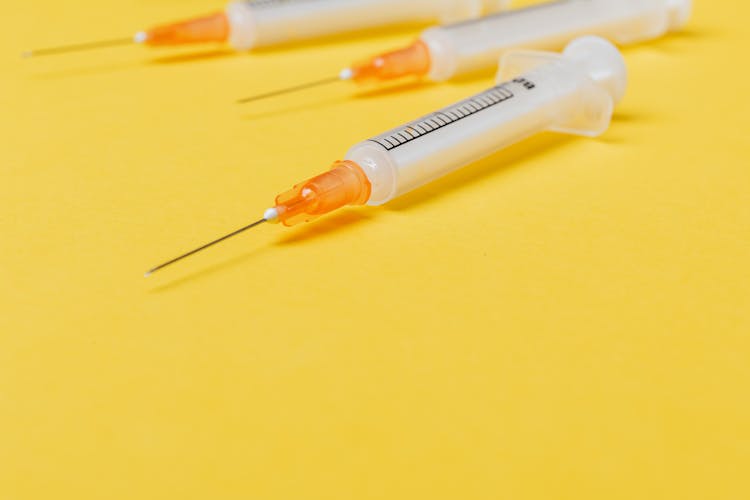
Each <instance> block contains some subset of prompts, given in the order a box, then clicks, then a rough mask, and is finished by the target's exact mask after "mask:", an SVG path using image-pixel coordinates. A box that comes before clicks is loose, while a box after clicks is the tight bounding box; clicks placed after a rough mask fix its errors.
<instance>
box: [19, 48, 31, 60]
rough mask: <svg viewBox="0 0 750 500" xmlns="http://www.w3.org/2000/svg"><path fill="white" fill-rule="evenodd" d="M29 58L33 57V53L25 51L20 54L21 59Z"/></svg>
mask: <svg viewBox="0 0 750 500" xmlns="http://www.w3.org/2000/svg"><path fill="white" fill-rule="evenodd" d="M30 57H34V51H33V50H26V51H24V52H21V59H28V58H30Z"/></svg>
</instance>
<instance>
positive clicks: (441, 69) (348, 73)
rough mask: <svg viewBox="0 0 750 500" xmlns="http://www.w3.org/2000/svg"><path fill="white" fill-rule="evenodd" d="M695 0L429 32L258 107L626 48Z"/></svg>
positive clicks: (537, 15) (559, 11)
mask: <svg viewBox="0 0 750 500" xmlns="http://www.w3.org/2000/svg"><path fill="white" fill-rule="evenodd" d="M691 10H692V0H558V1H554V2H548V3H543V4H540V5H535V6H532V7H527V8H523V9H516V10H511V11H508V12H501V13H497V14H493V15H490V16H487V17H484V18H480V19H476V20H471V21H465V22H461V23H458V24H453V25H448V26H439V27H435V28H430V29H428V30H426V31H424V32H423V33H422V34H421V36H420V37H419V39H418V40H417V41H415V42H414V43H413V44H412V45H410V46H408V47H405V48H402V49H399V50H395V51H392V52H386V53H384V54H380V55H377V56H375V57H372V58H370V59H368V60H366V61H363V62H361V63H357V64H354V65H352V66H350V67H348V68H345V69H343V70H342V71H341V72H340V73H339V74H338V76H331V77H330V78H328V79H324V80H316V81H314V82H311V83H309V84H302V85H295V86H294V87H290V88H287V89H283V90H277V91H274V92H269V93H265V94H260V95H256V96H253V97H249V98H246V99H242V100H240V101H239V102H242V103H244V102H251V101H257V100H260V99H265V98H268V97H274V96H278V95H282V94H285V93H288V92H293V91H297V90H303V89H307V88H310V87H314V86H317V85H321V84H327V83H334V82H337V81H353V82H356V83H360V84H363V83H372V82H385V81H388V80H394V79H397V78H402V77H406V76H416V77H425V78H427V79H429V80H432V81H435V82H442V81H445V80H449V79H451V78H454V77H457V76H462V75H466V74H469V73H472V72H475V71H479V70H483V69H490V68H492V67H493V65H494V64H495V63H496V62H497V60H498V58H499V57H500V56H501V55H502V54H503V53H505V52H507V51H508V50H512V49H517V48H531V49H537V50H559V49H560V48H562V47H564V46H565V44H566V43H568V42H570V41H571V40H573V39H575V38H576V37H579V36H583V35H598V36H601V37H604V38H607V39H609V40H612V41H613V42H615V43H618V44H621V45H626V44H631V43H635V42H639V41H644V40H650V39H653V38H657V37H659V36H662V35H664V34H665V33H667V32H669V31H672V30H676V29H679V28H680V27H682V26H683V25H684V24H685V22H687V20H688V18H689V17H690V12H691Z"/></svg>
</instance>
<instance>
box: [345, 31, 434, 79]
mask: <svg viewBox="0 0 750 500" xmlns="http://www.w3.org/2000/svg"><path fill="white" fill-rule="evenodd" d="M351 70H352V79H353V80H355V81H357V82H366V81H383V80H394V79H396V78H401V77H404V76H424V75H426V74H427V73H428V72H429V71H430V49H429V48H428V47H427V44H425V43H424V42H423V41H422V40H417V41H416V42H414V43H413V44H411V45H409V46H408V47H405V48H403V49H399V50H394V51H392V52H386V53H385V54H381V55H378V56H375V57H373V58H371V59H369V60H367V61H365V62H362V63H360V64H355V65H354V66H353V67H352V68H351Z"/></svg>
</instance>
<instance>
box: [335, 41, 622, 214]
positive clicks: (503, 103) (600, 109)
mask: <svg viewBox="0 0 750 500" xmlns="http://www.w3.org/2000/svg"><path fill="white" fill-rule="evenodd" d="M498 81H499V82H501V81H503V82H504V83H498V85H497V86H495V87H493V88H491V89H489V90H487V91H485V92H482V93H481V94H478V95H476V96H474V97H471V98H469V99H466V100H464V101H461V102H459V103H457V104H454V105H452V106H449V107H447V108H445V109H442V110H440V111H438V112H436V113H432V114H430V115H427V116H425V117H422V118H420V119H418V120H415V121H414V122H411V123H409V124H407V125H405V126H403V127H399V128H397V129H394V130H391V131H389V132H386V133H385V134H382V135H380V136H377V137H374V138H372V139H370V140H368V141H365V142H362V143H360V144H357V145H356V146H354V147H353V148H352V149H351V150H350V151H349V152H348V153H347V155H346V159H347V160H350V161H351V162H354V163H355V164H357V165H358V166H359V167H361V169H362V170H363V171H364V172H365V174H366V175H367V177H368V178H369V182H370V185H371V194H370V196H369V200H368V204H370V205H380V204H383V203H386V202H388V201H390V200H392V199H393V198H395V197H397V196H400V195H402V194H404V193H407V192H409V191H411V190H413V189H415V188H417V187H419V186H421V185H423V184H426V183H427V182H430V181H432V180H434V179H436V178H438V177H441V176H443V175H445V174H447V173H449V172H451V171H453V170H455V169H458V168H460V167H462V166H464V165H467V164H469V163H472V162H474V161H477V160H479V159H481V158H483V157H485V156H487V155H490V154H492V153H494V152H496V151H498V150H500V149H502V148H504V147H506V146H508V145H510V144H512V143H515V142H517V141H520V140H521V139H524V138H526V137H528V136H530V135H533V134H535V133H537V132H541V131H543V130H556V131H560V132H567V133H574V134H580V135H586V136H595V135H598V134H601V133H603V132H604V131H605V130H606V129H607V127H608V126H609V122H610V120H611V117H612V112H613V109H614V105H615V103H617V102H618V101H619V100H620V99H621V98H622V95H623V93H624V91H625V87H626V83H627V74H626V68H625V63H624V61H623V59H622V56H621V55H620V53H619V51H618V50H617V49H616V48H615V47H614V46H613V45H612V44H611V43H610V42H608V41H606V40H604V39H602V38H598V37H583V38H580V39H577V40H575V41H574V42H572V43H570V44H569V45H568V47H567V48H566V49H565V51H564V52H563V54H562V55H559V54H555V53H548V52H517V53H511V54H508V55H507V56H506V57H505V60H504V63H503V69H502V70H501V72H500V73H499V75H498Z"/></svg>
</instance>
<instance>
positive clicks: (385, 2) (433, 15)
mask: <svg viewBox="0 0 750 500" xmlns="http://www.w3.org/2000/svg"><path fill="white" fill-rule="evenodd" d="M508 3H509V0H406V1H404V0H255V1H247V0H245V1H236V2H232V3H230V4H229V5H228V6H227V10H226V13H227V18H228V19H229V24H230V26H231V29H230V36H229V42H230V44H231V45H233V46H234V47H235V48H236V49H238V50H245V49H250V48H253V47H262V46H268V45H274V44H280V43H285V42H292V41H298V40H304V39H309V38H314V37H320V36H326V35H334V34H339V33H344V32H348V31H356V30H362V29H367V28H374V27H377V26H385V25H393V24H403V23H411V22H434V21H440V22H443V23H447V22H455V21H460V20H464V19H474V18H477V17H479V16H482V15H484V14H488V13H492V12H497V11H499V10H501V9H503V8H505V7H506V6H507V4H508Z"/></svg>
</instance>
